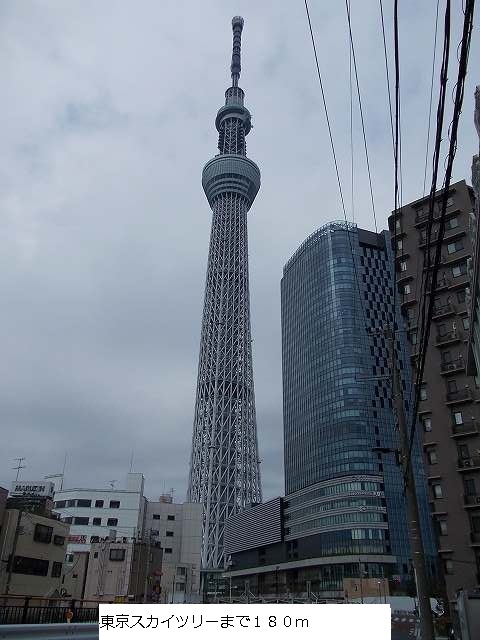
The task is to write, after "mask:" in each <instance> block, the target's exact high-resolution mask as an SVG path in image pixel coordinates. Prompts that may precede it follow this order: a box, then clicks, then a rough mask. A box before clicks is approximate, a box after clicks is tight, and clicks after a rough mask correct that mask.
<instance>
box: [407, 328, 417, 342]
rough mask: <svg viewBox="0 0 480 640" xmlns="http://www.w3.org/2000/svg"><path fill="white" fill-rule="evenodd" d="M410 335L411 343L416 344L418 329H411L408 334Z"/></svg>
mask: <svg viewBox="0 0 480 640" xmlns="http://www.w3.org/2000/svg"><path fill="white" fill-rule="evenodd" d="M408 337H409V338H410V343H411V344H412V345H416V344H417V332H416V331H411V332H410V333H409V334H408Z"/></svg>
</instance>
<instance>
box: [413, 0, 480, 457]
mask: <svg viewBox="0 0 480 640" xmlns="http://www.w3.org/2000/svg"><path fill="white" fill-rule="evenodd" d="M474 7H475V0H466V2H465V12H464V16H465V17H464V22H463V33H462V40H461V45H462V47H461V52H460V61H459V65H458V77H457V83H456V92H455V104H454V108H453V117H452V122H451V125H450V127H449V128H450V129H451V135H450V145H449V150H448V157H447V169H446V172H445V180H444V185H443V193H442V200H441V204H442V206H441V214H440V219H439V228H438V239H437V247H436V253H435V261H434V264H433V268H432V278H431V285H430V292H429V305H428V314H427V322H426V327H425V352H426V347H427V345H428V339H429V336H430V327H431V324H432V316H433V307H434V302H433V301H434V296H435V289H436V284H437V276H438V269H439V266H440V259H441V252H442V240H443V235H444V232H445V216H446V211H447V200H448V193H449V190H450V182H451V178H452V171H453V161H454V159H455V154H456V150H457V136H458V123H459V120H460V114H461V112H462V105H463V95H464V88H465V78H466V75H467V67H468V56H469V52H470V42H471V38H472V28H473V11H474ZM430 195H431V196H432V194H430ZM433 195H434V194H433ZM431 204H432V202H431ZM432 217H433V216H432ZM427 281H428V278H427ZM425 293H426V292H425ZM424 364H425V357H423V359H422V372H421V373H422V375H423V366H424ZM415 427H416V421H415V420H414V421H413V422H412V428H411V433H410V450H409V455H408V460H407V468H408V465H410V464H411V457H412V447H413V439H414V435H415Z"/></svg>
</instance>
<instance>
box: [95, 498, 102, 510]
mask: <svg viewBox="0 0 480 640" xmlns="http://www.w3.org/2000/svg"><path fill="white" fill-rule="evenodd" d="M95 506H96V507H97V509H102V508H103V500H95Z"/></svg>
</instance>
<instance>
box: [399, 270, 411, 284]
mask: <svg viewBox="0 0 480 640" xmlns="http://www.w3.org/2000/svg"><path fill="white" fill-rule="evenodd" d="M409 280H413V276H412V274H411V273H407V272H406V271H400V272H399V273H397V284H404V283H405V282H408V281H409Z"/></svg>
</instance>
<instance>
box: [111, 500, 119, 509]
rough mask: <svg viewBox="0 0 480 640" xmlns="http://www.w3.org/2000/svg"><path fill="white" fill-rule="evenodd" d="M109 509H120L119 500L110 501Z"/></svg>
mask: <svg viewBox="0 0 480 640" xmlns="http://www.w3.org/2000/svg"><path fill="white" fill-rule="evenodd" d="M110 509H120V500H110Z"/></svg>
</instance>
